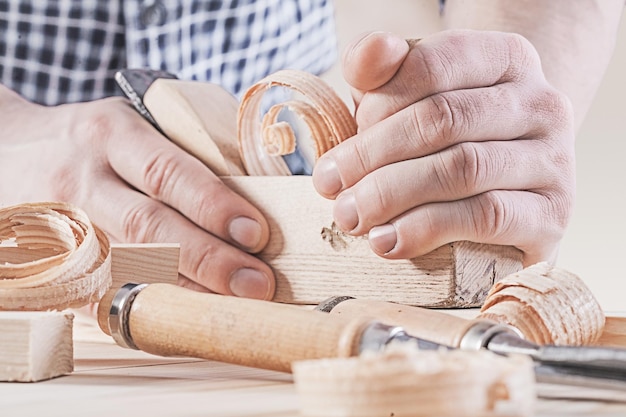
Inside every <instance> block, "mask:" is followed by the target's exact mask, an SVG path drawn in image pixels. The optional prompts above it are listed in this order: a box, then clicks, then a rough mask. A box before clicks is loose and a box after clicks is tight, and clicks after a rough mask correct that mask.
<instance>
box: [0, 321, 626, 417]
mask: <svg viewBox="0 0 626 417" xmlns="http://www.w3.org/2000/svg"><path fill="white" fill-rule="evenodd" d="M74 333H75V340H74V345H75V352H74V353H75V371H74V373H73V374H71V375H68V376H63V377H59V378H55V379H52V380H49V381H43V382H38V383H0V416H2V417H5V416H6V417H9V416H10V417H13V416H16V417H22V416H37V417H39V416H64V417H71V416H90V417H97V416H107V417H111V416H115V417H122V416H150V417H158V416H177V417H183V416H254V417H265V416H267V417H269V416H276V417H282V416H285V417H286V416H293V417H296V416H298V415H299V414H298V397H297V395H296V392H295V389H294V385H293V382H292V378H291V376H290V375H288V374H282V373H277V372H270V371H263V370H258V369H251V368H244V367H240V366H234V365H229V364H223V363H218V362H211V361H203V360H197V359H188V358H161V357H156V356H152V355H149V354H146V353H143V352H139V351H133V350H129V349H124V348H121V347H118V346H116V345H114V344H113V342H112V339H110V338H109V337H108V336H106V335H104V334H103V333H101V332H100V331H99V329H98V328H97V325H96V324H95V322H94V321H93V319H91V318H90V317H87V316H84V315H82V314H77V317H76V320H75V324H74ZM208 342H210V341H208ZM569 390H571V389H570V388H568V389H565V390H564V391H562V392H563V393H565V394H567V393H568V392H571V391H569ZM536 415H537V416H539V417H548V416H555V417H556V416H559V417H563V416H626V401H612V402H611V401H589V400H563V399H549V400H548V399H541V400H540V401H539V402H538V406H537V413H536Z"/></svg>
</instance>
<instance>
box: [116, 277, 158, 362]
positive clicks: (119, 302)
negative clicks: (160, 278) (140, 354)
mask: <svg viewBox="0 0 626 417" xmlns="http://www.w3.org/2000/svg"><path fill="white" fill-rule="evenodd" d="M147 286H148V284H133V283H129V284H124V285H123V286H122V287H121V288H120V289H119V290H117V292H116V293H115V297H113V301H112V302H111V308H110V309H109V319H108V321H109V331H110V332H111V337H113V340H115V343H117V344H118V345H120V346H122V347H125V348H128V349H136V350H139V348H138V347H137V346H136V345H135V342H133V338H132V337H131V334H130V328H129V326H128V315H129V313H130V308H131V307H132V305H133V301H134V300H135V297H136V296H137V294H139V292H140V291H141V290H143V289H144V288H145V287H147Z"/></svg>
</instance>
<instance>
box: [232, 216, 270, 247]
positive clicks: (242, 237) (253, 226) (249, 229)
mask: <svg viewBox="0 0 626 417" xmlns="http://www.w3.org/2000/svg"><path fill="white" fill-rule="evenodd" d="M262 232H263V230H262V229H261V225H260V224H259V222H257V221H256V220H253V219H251V218H249V217H235V218H234V219H233V220H231V222H230V224H229V225H228V234H229V235H230V238H231V239H232V240H234V241H235V242H237V243H238V244H239V245H241V246H243V247H244V248H247V249H254V248H256V247H257V246H258V245H259V243H260V242H261V234H262Z"/></svg>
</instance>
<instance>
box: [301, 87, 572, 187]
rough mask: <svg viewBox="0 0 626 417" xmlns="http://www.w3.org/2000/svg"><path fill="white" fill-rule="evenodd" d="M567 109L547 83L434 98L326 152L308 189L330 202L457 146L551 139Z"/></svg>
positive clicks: (492, 88)
mask: <svg viewBox="0 0 626 417" xmlns="http://www.w3.org/2000/svg"><path fill="white" fill-rule="evenodd" d="M567 106H568V103H567V102H566V99H565V97H563V96H562V95H561V94H560V93H559V92H557V91H556V90H555V89H553V88H551V87H550V86H548V85H547V84H545V85H542V86H538V87H536V88H535V89H534V90H533V92H532V93H529V92H527V91H526V90H524V89H520V88H518V87H517V86H514V85H511V84H506V85H497V86H494V87H491V88H477V89H471V90H456V91H449V92H446V93H441V94H436V95H433V96H430V97H428V98H426V99H423V100H421V101H419V102H417V103H415V104H413V105H411V106H409V107H408V108H406V109H403V110H401V111H400V112H398V113H396V114H394V115H393V116H390V117H388V118H387V119H385V120H383V121H381V122H380V123H377V124H376V125H374V126H372V127H371V128H369V129H367V130H365V131H362V132H360V133H359V134H357V135H356V136H355V137H354V138H352V139H350V140H347V141H344V142H342V143H340V144H339V145H337V146H336V147H334V148H333V149H331V150H329V151H328V152H326V153H325V154H324V155H322V156H321V157H320V159H319V160H318V161H317V163H316V166H315V168H314V171H313V184H314V185H315V188H316V189H317V191H318V192H319V193H320V194H321V195H323V196H325V197H327V198H335V197H336V196H337V195H338V193H339V192H341V191H342V190H345V189H347V188H349V187H351V186H353V185H354V184H356V183H357V182H358V181H360V180H361V179H362V178H364V177H365V176H366V175H368V174H369V173H371V172H373V171H374V170H376V169H379V168H381V167H383V166H385V165H388V164H392V163H395V162H397V161H403V160H408V159H413V158H420V157H423V156H426V155H430V154H433V153H436V152H439V151H441V150H443V149H446V148H448V147H450V146H454V145H456V144H458V143H461V142H470V141H475V142H479V141H480V142H485V141H504V140H510V139H517V138H525V137H545V138H549V137H556V136H557V135H560V134H562V133H563V132H562V130H563V129H567V128H569V127H570V126H571V123H564V120H565V119H564V118H566V117H568V116H567V113H565V112H564V111H563V109H564V108H567ZM512 109H513V110H512ZM570 119H571V118H570ZM565 121H566V120H565ZM570 122H571V120H570ZM570 136H571V135H570Z"/></svg>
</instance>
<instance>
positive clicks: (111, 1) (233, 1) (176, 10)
mask: <svg viewBox="0 0 626 417" xmlns="http://www.w3.org/2000/svg"><path fill="white" fill-rule="evenodd" d="M335 57H336V40H335V28H334V19H333V8H332V4H331V0H204V1H202V0H178V1H174V0H21V1H12V0H0V83H2V84H4V85H5V86H7V87H9V88H11V89H12V90H15V91H17V92H18V93H20V94H21V95H22V96H24V97H26V98H27V99H29V100H31V101H34V102H37V103H41V104H47V105H54V104H61V103H68V102H78V101H87V100H94V99H98V98H102V97H106V96H111V95H118V94H121V92H120V90H119V89H118V88H117V86H116V85H115V82H114V80H113V76H114V74H115V72H116V71H117V70H119V69H122V68H152V69H161V70H165V71H168V72H171V73H174V74H176V75H177V76H178V77H179V78H181V79H191V80H202V81H210V82H214V83H217V84H220V85H222V86H223V87H225V88H226V89H227V90H229V91H231V92H232V93H233V94H235V95H238V94H239V93H241V92H242V91H243V90H245V88H247V87H248V86H249V85H251V84H252V83H254V82H256V81H258V80H259V79H261V78H262V77H264V76H265V75H267V74H269V73H272V72H274V71H277V70H279V69H282V68H294V69H302V70H307V71H309V72H312V73H317V74H319V73H321V72H322V71H324V70H325V69H327V68H328V67H329V66H330V65H332V63H333V62H334V60H335Z"/></svg>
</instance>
